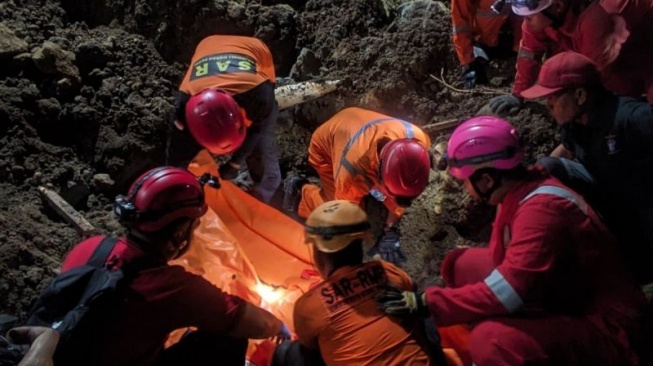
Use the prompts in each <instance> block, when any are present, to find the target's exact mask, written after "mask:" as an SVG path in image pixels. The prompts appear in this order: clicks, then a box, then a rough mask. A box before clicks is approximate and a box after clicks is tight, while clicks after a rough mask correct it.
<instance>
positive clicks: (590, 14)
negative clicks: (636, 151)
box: [513, 0, 653, 103]
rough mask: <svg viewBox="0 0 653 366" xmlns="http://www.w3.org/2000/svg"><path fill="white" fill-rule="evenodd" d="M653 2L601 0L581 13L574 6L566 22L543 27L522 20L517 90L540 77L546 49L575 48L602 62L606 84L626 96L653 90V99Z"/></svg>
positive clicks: (553, 51) (652, 97)
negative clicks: (533, 29) (531, 26)
mask: <svg viewBox="0 0 653 366" xmlns="http://www.w3.org/2000/svg"><path fill="white" fill-rule="evenodd" d="M651 45H653V1H651V0H600V1H597V2H593V3H591V4H590V5H589V6H588V7H587V8H586V9H585V10H584V11H582V12H581V13H580V15H576V14H574V13H573V12H572V11H569V12H568V14H567V17H566V19H565V22H564V24H563V25H562V26H561V27H560V28H558V29H553V28H551V27H549V28H547V29H545V30H544V31H543V32H534V31H532V30H531V29H530V28H529V27H528V25H527V23H526V22H524V23H523V25H522V41H521V46H520V49H519V55H518V57H517V75H516V76H515V84H514V85H513V94H515V95H519V93H521V92H522V91H523V90H525V89H526V88H529V87H530V86H532V85H533V84H535V81H536V80H537V75H538V72H539V69H540V66H541V63H542V58H543V57H544V56H545V54H548V56H551V55H553V54H556V53H559V52H562V51H575V52H578V53H581V54H583V55H585V56H587V57H589V58H590V59H592V60H593V61H594V62H595V63H596V64H597V66H598V68H599V71H600V72H601V76H602V77H603V82H604V84H605V86H606V87H607V88H608V89H609V90H610V91H612V92H614V93H616V94H620V95H626V96H632V97H639V96H641V95H642V94H645V93H646V94H647V96H648V101H649V102H651V103H653V69H651V65H652V64H653V47H651Z"/></svg>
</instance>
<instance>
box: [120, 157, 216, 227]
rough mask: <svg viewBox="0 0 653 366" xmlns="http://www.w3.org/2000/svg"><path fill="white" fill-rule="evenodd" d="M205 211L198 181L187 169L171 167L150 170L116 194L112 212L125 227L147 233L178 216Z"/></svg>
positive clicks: (193, 216)
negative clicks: (124, 193)
mask: <svg viewBox="0 0 653 366" xmlns="http://www.w3.org/2000/svg"><path fill="white" fill-rule="evenodd" d="M206 210H207V205H206V203H205V202H204V189H203V187H202V184H200V182H199V181H198V180H197V178H196V177H195V176H194V175H193V174H191V173H190V172H188V171H186V170H183V169H179V168H173V167H162V168H155V169H152V170H150V171H148V172H146V173H145V174H143V175H141V176H140V177H139V178H138V179H137V180H136V181H135V182H134V184H132V186H131V188H130V189H129V194H128V195H127V197H123V196H118V198H117V199H116V203H115V204H114V206H113V212H114V213H115V214H116V215H117V216H118V218H119V219H120V221H121V222H122V223H123V224H125V226H127V227H129V228H132V229H137V230H140V231H145V232H150V231H157V230H160V229H162V228H164V227H165V226H166V225H168V224H170V223H172V222H173V221H175V220H178V219H184V218H187V219H198V218H200V217H201V216H202V215H204V213H205V212H206Z"/></svg>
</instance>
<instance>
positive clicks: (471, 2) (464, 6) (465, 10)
mask: <svg viewBox="0 0 653 366" xmlns="http://www.w3.org/2000/svg"><path fill="white" fill-rule="evenodd" d="M494 1H495V0H451V24H452V26H453V45H454V48H455V49H456V54H457V55H458V60H459V61H460V64H461V65H468V64H470V63H471V62H472V61H474V52H473V49H472V46H473V44H474V41H477V42H478V43H481V44H484V45H486V46H490V47H494V46H496V45H497V44H498V43H499V31H500V30H501V27H502V26H503V24H504V23H505V22H506V20H508V17H509V14H510V6H509V5H506V6H505V7H504V8H505V10H506V11H504V12H503V13H501V14H497V13H495V12H494V10H492V8H491V6H492V4H493V3H494ZM518 18H519V17H516V16H515V19H518ZM519 19H521V18H519ZM515 33H518V34H515V38H516V40H515V41H516V42H515V45H518V44H519V37H520V36H521V32H519V31H517V32H515ZM515 48H516V47H515Z"/></svg>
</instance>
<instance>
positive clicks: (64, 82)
mask: <svg viewBox="0 0 653 366" xmlns="http://www.w3.org/2000/svg"><path fill="white" fill-rule="evenodd" d="M57 85H59V87H60V88H61V89H63V90H69V89H71V88H72V87H73V85H74V84H73V82H72V80H70V79H69V78H63V79H59V81H57Z"/></svg>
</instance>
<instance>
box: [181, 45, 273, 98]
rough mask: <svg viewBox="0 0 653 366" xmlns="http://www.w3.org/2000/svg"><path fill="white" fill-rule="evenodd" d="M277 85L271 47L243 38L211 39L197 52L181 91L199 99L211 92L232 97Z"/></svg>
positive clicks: (182, 83)
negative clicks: (265, 85) (222, 91)
mask: <svg viewBox="0 0 653 366" xmlns="http://www.w3.org/2000/svg"><path fill="white" fill-rule="evenodd" d="M267 80H270V81H271V82H273V83H274V82H275V81H276V76H275V73H274V62H273V60H272V54H271V53H270V50H269V49H268V47H267V46H266V45H265V44H264V43H263V42H262V41H260V40H259V39H256V38H252V37H241V36H209V37H206V38H204V39H203V40H202V41H201V42H200V43H199V44H198V45H197V48H196V49H195V54H194V55H193V59H192V60H191V63H190V66H189V68H188V71H186V76H184V79H183V81H182V82H181V85H180V86H179V90H180V91H182V92H184V93H186V94H189V95H195V94H197V93H200V92H201V91H203V90H205V89H208V88H220V89H225V90H227V91H228V92H229V93H230V94H232V95H234V94H240V93H243V92H246V91H248V90H250V89H252V88H254V87H256V86H258V85H260V84H262V83H264V82H265V81H267Z"/></svg>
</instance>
